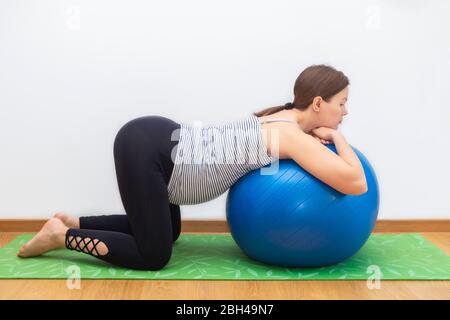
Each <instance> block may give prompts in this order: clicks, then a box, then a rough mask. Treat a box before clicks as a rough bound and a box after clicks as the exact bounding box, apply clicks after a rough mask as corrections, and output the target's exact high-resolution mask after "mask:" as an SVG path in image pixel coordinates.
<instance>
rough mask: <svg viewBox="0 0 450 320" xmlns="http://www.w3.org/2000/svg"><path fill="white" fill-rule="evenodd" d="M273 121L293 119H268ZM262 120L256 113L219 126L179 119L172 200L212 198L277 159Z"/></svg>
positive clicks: (180, 202)
mask: <svg viewBox="0 0 450 320" xmlns="http://www.w3.org/2000/svg"><path fill="white" fill-rule="evenodd" d="M272 121H291V122H293V121H292V120H288V119H271V120H269V121H266V122H272ZM261 123H263V122H261V121H260V119H259V118H258V117H257V116H255V115H253V114H251V115H250V116H248V117H246V118H243V119H240V120H237V121H233V122H229V123H226V124H223V125H216V126H206V127H202V126H201V125H188V124H185V123H180V125H181V128H180V135H179V142H178V148H177V152H176V155H175V160H174V167H173V171H172V174H171V177H170V180H169V183H168V186H167V188H168V193H169V202H170V203H173V204H178V205H185V204H197V203H201V202H206V201H209V200H212V199H214V198H217V197H218V196H220V195H221V194H223V193H224V192H225V191H227V189H229V188H230V187H231V186H232V185H233V184H234V183H235V182H236V181H237V180H238V179H239V178H240V177H242V176H244V175H245V174H246V173H248V172H250V171H252V170H255V169H258V168H261V167H263V166H265V165H267V164H269V163H271V162H273V161H275V160H277V158H275V157H273V156H271V155H269V154H268V152H267V148H266V146H265V144H264V141H263V139H262V132H261Z"/></svg>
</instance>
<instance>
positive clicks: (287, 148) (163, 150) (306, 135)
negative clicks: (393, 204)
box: [17, 65, 367, 270]
mask: <svg viewBox="0 0 450 320" xmlns="http://www.w3.org/2000/svg"><path fill="white" fill-rule="evenodd" d="M348 85H349V81H348V79H347V77H346V76H345V75H344V74H343V73H342V72H340V71H337V70H336V69H334V68H333V67H331V66H327V65H313V66H310V67H308V68H306V69H305V70H303V71H302V73H301V74H300V75H299V76H298V78H297V80H296V82H295V87H294V95H295V99H294V101H293V103H287V104H285V105H282V106H276V107H270V108H267V109H264V110H262V111H260V112H256V113H253V114H251V115H249V116H246V117H244V118H242V119H240V120H237V121H233V122H229V123H226V124H223V125H218V126H207V127H198V126H191V125H187V124H184V123H177V122H175V121H173V120H171V119H168V118H165V117H162V116H156V115H152V116H144V117H140V118H136V119H133V120H131V121H129V122H128V123H126V124H125V125H124V126H123V127H122V128H121V129H120V130H119V131H118V133H117V135H116V137H115V141H114V161H115V168H116V176H117V183H118V187H119V191H120V196H121V199H122V203H123V206H124V209H125V212H126V215H125V214H124V215H95V216H82V217H75V216H72V215H69V214H66V213H56V214H55V215H54V217H53V218H51V219H50V220H48V221H47V222H46V223H45V225H44V226H43V227H42V229H41V230H40V232H39V233H37V234H36V235H35V237H34V238H33V239H31V240H30V241H29V242H28V243H26V244H24V245H23V246H22V248H20V250H19V252H18V253H17V255H18V256H19V257H22V258H26V257H32V256H36V255H40V254H43V253H45V252H47V251H49V250H53V249H57V248H67V249H69V250H76V251H79V252H83V253H86V254H90V255H92V256H94V257H96V258H98V259H101V260H104V261H106V262H108V263H111V264H114V265H117V266H121V267H125V268H131V269H138V270H160V269H162V268H164V267H165V266H166V265H167V264H168V262H169V260H170V258H171V255H172V246H173V242H174V241H176V240H177V238H178V236H179V235H180V231H181V219H180V205H189V204H197V203H202V202H206V201H209V200H212V199H214V198H217V197H218V196H219V195H221V194H223V193H224V192H225V191H226V190H227V189H229V188H230V187H231V185H233V183H234V182H236V181H237V180H238V179H239V178H240V177H242V176H243V175H245V174H246V173H248V172H250V171H252V170H255V169H258V168H261V167H263V166H265V165H268V164H270V163H272V162H274V161H276V160H277V159H286V158H291V159H293V160H295V161H296V162H297V163H298V164H299V165H301V166H302V167H303V168H304V169H305V170H307V171H309V172H310V173H311V174H312V175H314V176H316V177H317V178H318V179H320V180H322V181H323V182H325V183H327V184H328V185H330V186H331V187H333V188H335V189H336V190H338V191H340V192H342V193H345V194H361V193H364V192H365V191H366V189H367V184H366V181H365V176H364V170H363V168H362V165H361V163H360V161H359V159H358V157H357V156H356V154H355V153H354V152H353V150H352V149H351V147H350V146H349V145H348V144H347V142H346V140H345V138H344V137H343V135H342V134H340V132H338V131H337V127H338V125H339V123H341V121H342V119H343V116H344V115H346V114H347V111H346V108H345V103H346V101H347V98H348ZM330 142H333V143H334V144H335V145H336V149H337V152H338V154H335V153H334V152H332V151H331V150H329V149H328V148H326V147H324V146H323V145H322V143H330ZM237 154H239V155H240V156H241V158H240V159H239V160H238V161H236V155H237ZM230 159H231V160H232V161H230Z"/></svg>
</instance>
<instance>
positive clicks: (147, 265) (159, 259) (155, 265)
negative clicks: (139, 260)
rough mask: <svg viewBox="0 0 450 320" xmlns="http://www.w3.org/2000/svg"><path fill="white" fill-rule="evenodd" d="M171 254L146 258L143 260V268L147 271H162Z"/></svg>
mask: <svg viewBox="0 0 450 320" xmlns="http://www.w3.org/2000/svg"><path fill="white" fill-rule="evenodd" d="M170 258H171V253H170V254H165V255H160V256H154V255H153V256H150V257H149V256H147V257H144V258H143V268H144V269H145V270H149V271H158V270H161V269H163V268H164V267H165V266H166V265H167V264H168V263H169V261H170Z"/></svg>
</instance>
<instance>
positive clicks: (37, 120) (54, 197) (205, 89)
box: [0, 0, 450, 220]
mask: <svg viewBox="0 0 450 320" xmlns="http://www.w3.org/2000/svg"><path fill="white" fill-rule="evenodd" d="M449 15H450V3H449V2H448V1H438V0H434V1H425V0H423V1H419V0H415V1H412V0H409V1H407V0H402V1H399V0H397V1H396V0H384V1H381V0H380V1H375V0H363V1H361V0H351V1H350V0H349V1H332V0H322V1H317V0H316V1H308V2H306V1H302V2H300V1H295V0H293V1H282V0H276V1H275V0H272V1H261V0H252V1H240V0H227V1H207V0H202V1H199V0H190V1H184V0H171V1H168V0H165V1H161V2H158V3H156V2H151V1H117V0H89V1H75V0H72V1H67V0H64V1H57V0H54V1H50V0H40V1H33V0H27V1H23V0H2V1H1V2H0V120H1V125H0V152H1V157H0V159H1V160H0V161H1V166H0V199H1V200H0V219H2V218H3V219H5V218H47V217H49V216H51V215H52V214H53V213H54V212H56V211H66V212H70V213H73V214H76V215H84V214H111V213H124V209H123V207H122V203H121V200H120V195H119V191H118V187H117V182H116V179H115V169H114V161H113V153H112V147H113V141H114V138H115V134H116V132H117V130H118V129H119V128H120V127H121V126H122V125H123V124H124V123H125V122H127V121H129V120H131V119H133V118H135V117H138V116H143V115H150V114H159V115H163V116H167V117H170V118H172V119H174V120H175V121H184V122H194V121H196V120H200V121H203V122H204V123H207V122H209V123H217V124H219V123H223V122H226V121H229V120H230V121H231V120H235V119H238V118H241V117H243V116H246V115H247V114H249V113H251V112H254V111H257V110H260V109H262V108H265V107H267V106H272V105H278V104H282V103H285V102H288V101H292V98H293V94H292V90H293V85H294V81H295V79H296V78H297V76H298V75H299V73H300V72H301V71H302V70H303V69H304V68H305V67H307V66H309V65H310V64H315V63H327V64H331V65H333V66H335V67H336V68H338V69H340V70H343V71H344V72H345V73H346V74H347V75H348V76H349V78H350V81H351V86H350V97H349V98H350V100H349V102H348V108H349V112H350V114H349V116H348V117H347V119H346V121H345V122H344V124H343V125H342V129H341V131H342V133H343V134H344V135H345V136H346V138H347V140H348V141H349V142H350V143H351V144H352V145H354V146H356V147H357V148H359V149H360V150H361V151H362V152H364V153H365V155H366V156H367V157H368V158H369V159H370V161H371V163H372V165H373V167H374V168H375V170H376V172H377V175H378V179H379V183H380V188H381V204H380V205H381V206H380V215H379V218H382V219H408V218H424V219H426V218H449V217H450V191H449V189H450V188H449V187H448V184H449V181H450V169H449V167H448V164H449V163H450V152H449V147H450V143H449V138H450V134H449V133H448V129H447V128H446V125H447V124H448V121H449V120H448V119H449V117H450V111H449V108H450V106H449V92H450V84H449V83H450V81H449V80H450V62H449V59H448V57H450V44H449V40H448V39H450V20H449ZM226 195H227V194H226V193H225V194H223V195H222V196H221V197H219V198H217V199H215V200H213V201H210V202H208V203H204V204H201V205H196V206H182V219H223V220H224V219H225V199H226Z"/></svg>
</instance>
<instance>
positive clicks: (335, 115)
mask: <svg viewBox="0 0 450 320" xmlns="http://www.w3.org/2000/svg"><path fill="white" fill-rule="evenodd" d="M347 99H348V86H347V87H345V89H343V90H342V91H340V92H338V93H336V94H335V95H334V96H333V97H331V99H330V101H328V102H326V101H325V100H322V101H321V103H320V105H321V112H320V113H321V116H320V118H321V119H320V122H321V123H323V124H322V126H324V127H329V128H333V129H337V128H338V126H339V124H340V123H341V122H342V120H343V119H344V116H345V115H347V114H348V111H347V107H346V103H347Z"/></svg>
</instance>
